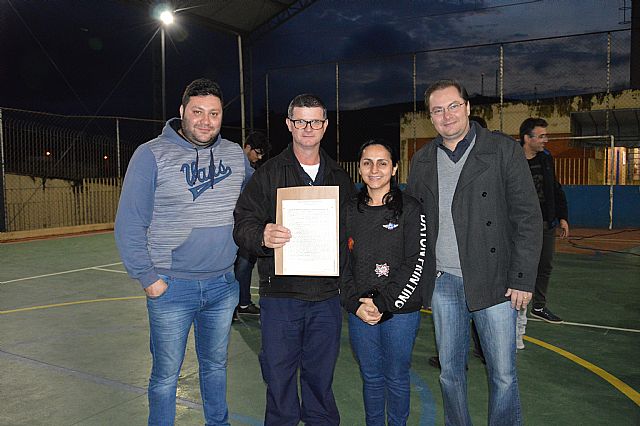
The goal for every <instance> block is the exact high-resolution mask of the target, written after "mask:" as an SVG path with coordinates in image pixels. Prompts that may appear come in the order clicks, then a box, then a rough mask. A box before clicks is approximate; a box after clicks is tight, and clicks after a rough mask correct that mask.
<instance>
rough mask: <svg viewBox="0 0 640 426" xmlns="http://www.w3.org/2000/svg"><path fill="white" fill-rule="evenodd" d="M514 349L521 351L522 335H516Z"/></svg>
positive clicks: (522, 345)
mask: <svg viewBox="0 0 640 426" xmlns="http://www.w3.org/2000/svg"><path fill="white" fill-rule="evenodd" d="M516 349H517V350H519V351H521V350H523V349H524V341H523V339H522V336H516Z"/></svg>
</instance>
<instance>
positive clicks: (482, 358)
mask: <svg viewBox="0 0 640 426" xmlns="http://www.w3.org/2000/svg"><path fill="white" fill-rule="evenodd" d="M472 354H473V356H475V357H476V358H480V361H482V363H483V364H486V363H487V360H486V359H484V355H483V354H481V353H480V352H478V351H476V350H475V349H474V350H473V352H472Z"/></svg>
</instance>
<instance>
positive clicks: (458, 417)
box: [431, 272, 522, 426]
mask: <svg viewBox="0 0 640 426" xmlns="http://www.w3.org/2000/svg"><path fill="white" fill-rule="evenodd" d="M431 307H432V311H433V321H434V325H435V330H436V342H437V344H438V355H439V357H440V365H441V366H442V370H441V372H440V387H441V388H442V398H443V402H444V419H445V424H447V425H456V426H465V425H471V417H470V415H469V407H468V404H467V375H466V371H465V367H466V365H467V352H469V351H468V348H469V321H470V320H471V319H473V321H474V322H475V324H476V327H477V329H478V334H479V336H480V341H481V343H482V349H483V350H484V356H485V359H486V361H487V370H488V375H489V425H492V426H493V425H520V424H522V415H521V409H520V396H519V393H518V376H517V373H516V346H515V335H516V333H515V330H516V314H517V311H516V310H515V309H513V308H511V302H509V301H506V302H504V303H500V304H498V305H494V306H491V307H489V308H486V309H481V310H479V311H474V312H469V310H468V308H467V303H466V299H465V295H464V285H463V280H462V278H461V277H456V276H455V275H451V274H448V273H446V272H445V273H444V274H442V275H441V276H440V277H439V278H437V279H436V285H435V289H434V292H433V297H432V299H431Z"/></svg>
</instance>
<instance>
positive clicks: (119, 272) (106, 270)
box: [91, 262, 127, 274]
mask: <svg viewBox="0 0 640 426" xmlns="http://www.w3.org/2000/svg"><path fill="white" fill-rule="evenodd" d="M120 263H122V262H120ZM91 269H95V270H96V271H105V272H116V273H118V274H126V273H127V271H116V270H115V269H107V268H101V267H99V266H94V267H93V268H91Z"/></svg>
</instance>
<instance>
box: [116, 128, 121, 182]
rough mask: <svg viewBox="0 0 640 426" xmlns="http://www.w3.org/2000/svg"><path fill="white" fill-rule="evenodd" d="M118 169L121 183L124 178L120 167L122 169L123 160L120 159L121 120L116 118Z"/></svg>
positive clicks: (117, 174)
mask: <svg viewBox="0 0 640 426" xmlns="http://www.w3.org/2000/svg"><path fill="white" fill-rule="evenodd" d="M116 157H117V158H116V167H117V168H118V170H117V171H116V176H117V177H118V181H120V178H121V177H122V174H121V172H120V167H121V162H120V161H121V159H120V119H119V118H116Z"/></svg>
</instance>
